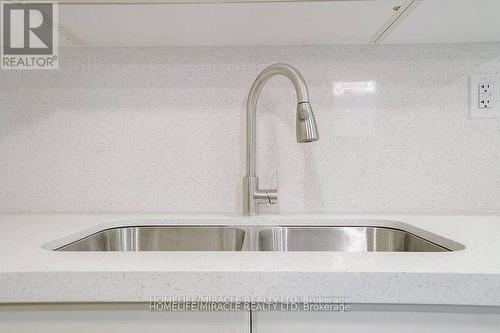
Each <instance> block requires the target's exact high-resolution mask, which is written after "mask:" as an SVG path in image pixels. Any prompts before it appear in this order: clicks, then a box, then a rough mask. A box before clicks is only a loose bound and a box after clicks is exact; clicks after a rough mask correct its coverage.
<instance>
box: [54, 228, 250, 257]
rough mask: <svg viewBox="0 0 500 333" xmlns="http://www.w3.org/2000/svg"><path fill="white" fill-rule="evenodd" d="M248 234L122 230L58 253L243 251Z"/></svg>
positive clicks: (220, 230) (204, 230) (222, 230)
mask: <svg viewBox="0 0 500 333" xmlns="http://www.w3.org/2000/svg"><path fill="white" fill-rule="evenodd" d="M244 240H245V231H244V230H241V229H238V228H233V227H209V226H207V227H172V226H160V227H149V226H140V227H118V228H111V229H107V230H103V231H100V232H97V233H95V234H93V235H90V236H88V237H85V238H83V239H80V240H77V241H75V242H73V243H70V244H68V245H65V246H62V247H60V248H58V249H56V251H241V249H242V247H243V242H244Z"/></svg>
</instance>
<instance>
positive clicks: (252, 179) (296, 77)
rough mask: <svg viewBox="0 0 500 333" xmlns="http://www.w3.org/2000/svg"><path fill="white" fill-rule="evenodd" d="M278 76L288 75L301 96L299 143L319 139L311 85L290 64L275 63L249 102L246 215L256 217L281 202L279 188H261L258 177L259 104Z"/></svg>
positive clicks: (256, 84)
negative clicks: (267, 206)
mask: <svg viewBox="0 0 500 333" xmlns="http://www.w3.org/2000/svg"><path fill="white" fill-rule="evenodd" d="M275 75H284V76H286V77H287V78H289V79H290V81H292V84H293V87H294V88H295V92H296V94H297V115H296V134H297V142H299V143H306V142H313V141H317V140H318V129H317V127H316V120H315V119H314V113H313V111H312V108H311V104H310V103H309V93H308V91H307V85H306V82H305V81H304V78H303V77H302V75H301V74H300V72H299V71H298V70H297V69H295V68H294V67H292V66H290V65H286V64H274V65H271V66H269V67H267V68H266V69H264V70H263V71H262V72H261V73H260V74H259V75H258V76H257V78H256V79H255V81H254V82H253V84H252V88H250V93H249V94H248V100H247V126H246V150H247V152H246V175H245V177H243V214H244V215H256V214H258V212H259V206H258V205H259V204H265V203H267V204H275V203H277V202H278V189H268V190H264V189H259V177H257V175H256V170H255V169H256V146H257V143H256V141H257V135H256V131H257V129H256V127H257V126H256V111H257V101H258V99H259V95H260V92H261V90H262V87H263V86H264V85H265V83H266V82H267V81H268V80H269V79H270V78H272V77H273V76H275Z"/></svg>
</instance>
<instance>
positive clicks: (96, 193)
mask: <svg viewBox="0 0 500 333" xmlns="http://www.w3.org/2000/svg"><path fill="white" fill-rule="evenodd" d="M274 62H285V63H289V64H292V65H294V66H296V67H297V68H298V69H299V70H300V71H301V72H302V74H303V75H304V77H305V79H306V81H307V83H308V85H309V91H310V96H311V104H312V106H313V109H314V110H315V114H316V118H317V122H318V126H319V131H320V141H318V142H316V143H311V144H303V145H301V144H297V143H296V142H295V95H294V91H293V89H292V86H291V85H290V84H289V83H288V82H287V80H286V79H285V78H275V79H273V80H271V81H270V82H269V83H268V85H267V86H266V87H265V88H264V91H263V93H262V98H261V100H260V103H259V108H258V116H257V118H258V138H259V142H258V174H259V175H260V176H261V182H262V185H264V186H265V185H268V186H272V185H274V183H275V181H274V171H275V170H277V173H278V178H279V181H278V183H279V192H280V198H279V200H280V203H279V205H277V206H274V207H271V208H270V209H266V210H267V211H273V212H358V213H370V212H392V213H394V212H402V213H500V125H499V122H498V120H470V119H469V117H468V90H467V75H468V74H470V73H481V72H487V73H488V72H493V73H495V72H497V73H498V72H500V44H496V43H495V44H457V45H413V46H377V47H370V46H352V47H351V46H347V47H346V46H343V47H324V46H321V47H257V48H240V47H231V48H176V49H65V50H61V52H60V69H59V70H57V71H0V100H1V104H0V107H1V110H0V211H3V212H69V211H79V212H80V211H81V212H88V211H124V212H140V211H177V212H208V211H217V212H239V211H241V177H242V176H243V172H244V166H245V164H244V157H245V152H244V135H245V133H244V126H245V124H244V121H245V108H244V106H245V100H246V96H247V94H248V91H249V89H250V85H251V84H252V81H253V79H254V78H255V76H256V75H257V74H258V73H259V71H260V70H262V69H263V68H264V67H266V66H267V65H269V64H272V63H274Z"/></svg>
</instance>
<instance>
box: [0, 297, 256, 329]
mask: <svg viewBox="0 0 500 333" xmlns="http://www.w3.org/2000/svg"><path fill="white" fill-rule="evenodd" d="M249 329H250V323H249V314H248V313H247V312H236V311H232V312H167V311H158V312H150V311H149V307H148V305H147V304H137V305H129V304H122V305H117V304H109V305H96V304H93V305H63V304H60V305H14V306H12V305H11V306H5V305H0V332H1V333H33V332H37V333H67V332H71V333H101V332H102V333H104V332H120V333H137V332H141V333H142V332H143V333H149V332H175V333H200V332H203V333H249Z"/></svg>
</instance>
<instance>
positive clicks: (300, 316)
mask: <svg viewBox="0 0 500 333" xmlns="http://www.w3.org/2000/svg"><path fill="white" fill-rule="evenodd" d="M253 327H254V329H253V333H311V332H314V333H332V332H341V333H367V332H370V333H403V332H404V333H423V332H425V333H471V332H474V333H498V332H500V312H499V311H498V309H496V310H492V309H487V308H486V310H484V311H483V310H481V309H463V308H454V307H444V308H443V307H433V306H429V307H411V306H406V307H405V306H400V307H399V310H398V307H390V308H387V307H386V308H384V307H382V308H381V307H380V306H377V307H374V308H372V309H370V308H367V309H363V310H353V311H350V312H344V313H340V312H284V311H281V312H280V311H276V312H271V311H270V312H257V313H253Z"/></svg>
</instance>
